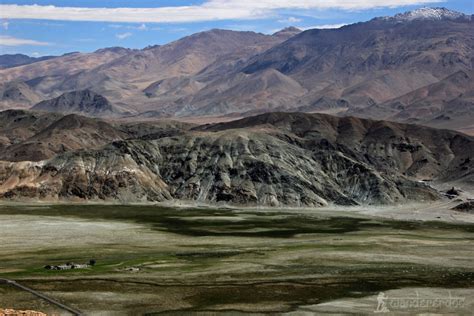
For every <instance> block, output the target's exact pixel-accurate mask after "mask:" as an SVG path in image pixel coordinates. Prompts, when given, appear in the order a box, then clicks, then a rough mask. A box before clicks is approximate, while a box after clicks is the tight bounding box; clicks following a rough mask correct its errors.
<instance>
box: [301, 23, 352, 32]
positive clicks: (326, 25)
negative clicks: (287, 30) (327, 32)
mask: <svg viewBox="0 0 474 316" xmlns="http://www.w3.org/2000/svg"><path fill="white" fill-rule="evenodd" d="M344 25H347V24H346V23H339V24H322V25H313V26H304V27H298V28H299V29H301V30H303V31H306V30H310V29H338V28H340V27H343V26H344Z"/></svg>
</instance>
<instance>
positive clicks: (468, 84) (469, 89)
mask: <svg viewBox="0 0 474 316" xmlns="http://www.w3.org/2000/svg"><path fill="white" fill-rule="evenodd" d="M473 76H474V73H473V72H472V71H471V72H465V71H458V72H456V73H454V74H452V75H450V76H448V77H446V78H444V79H442V80H440V81H438V82H436V83H433V84H430V85H427V86H424V87H421V88H419V89H416V90H414V91H412V92H410V93H407V94H405V95H403V96H401V97H398V98H395V99H392V100H389V101H387V102H385V103H382V104H375V105H372V106H370V107H368V108H365V109H362V110H361V109H352V110H351V111H349V113H351V114H354V115H357V116H361V117H378V118H381V119H388V120H396V121H402V122H414V123H421V124H425V125H431V126H435V127H443V128H451V129H456V128H459V127H460V126H462V127H463V128H467V129H469V128H473V127H474V123H473V122H474V80H473V79H474V78H473Z"/></svg>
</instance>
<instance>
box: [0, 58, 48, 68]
mask: <svg viewBox="0 0 474 316" xmlns="http://www.w3.org/2000/svg"><path fill="white" fill-rule="evenodd" d="M56 57H57V56H41V57H30V56H28V55H23V54H4V55H0V69H5V68H12V67H17V66H22V65H28V64H32V63H36V62H39V61H43V60H48V59H52V58H56Z"/></svg>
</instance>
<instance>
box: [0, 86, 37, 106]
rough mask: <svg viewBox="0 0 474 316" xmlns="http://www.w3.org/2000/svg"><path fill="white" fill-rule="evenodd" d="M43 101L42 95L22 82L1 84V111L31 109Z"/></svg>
mask: <svg viewBox="0 0 474 316" xmlns="http://www.w3.org/2000/svg"><path fill="white" fill-rule="evenodd" d="M40 100H41V95H39V94H38V93H36V92H35V91H33V90H32V89H31V87H30V86H29V85H27V84H26V83H25V82H23V81H21V80H16V81H10V82H6V83H1V84H0V109H15V108H24V107H29V106H31V105H33V104H35V103H37V102H39V101H40Z"/></svg>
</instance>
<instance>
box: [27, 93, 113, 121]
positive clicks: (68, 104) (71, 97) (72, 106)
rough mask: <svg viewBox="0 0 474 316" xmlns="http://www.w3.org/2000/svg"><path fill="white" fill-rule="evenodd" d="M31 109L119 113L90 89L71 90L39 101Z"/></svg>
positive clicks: (95, 114) (105, 113)
mask: <svg viewBox="0 0 474 316" xmlns="http://www.w3.org/2000/svg"><path fill="white" fill-rule="evenodd" d="M31 109H32V110H33V111H45V112H57V113H76V114H82V115H86V116H93V117H100V116H109V117H110V116H113V115H114V114H119V110H118V109H117V108H115V107H114V106H113V105H112V104H111V103H110V102H109V100H107V99H106V98H104V97H103V96H101V95H100V94H97V93H94V92H92V91H91V90H82V91H73V92H67V93H64V94H62V95H60V96H59V97H57V98H54V99H51V100H45V101H41V102H39V103H38V104H36V105H34V106H33V107H32V108H31Z"/></svg>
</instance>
